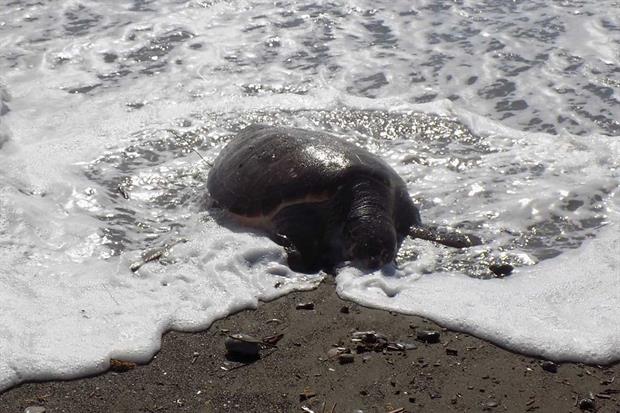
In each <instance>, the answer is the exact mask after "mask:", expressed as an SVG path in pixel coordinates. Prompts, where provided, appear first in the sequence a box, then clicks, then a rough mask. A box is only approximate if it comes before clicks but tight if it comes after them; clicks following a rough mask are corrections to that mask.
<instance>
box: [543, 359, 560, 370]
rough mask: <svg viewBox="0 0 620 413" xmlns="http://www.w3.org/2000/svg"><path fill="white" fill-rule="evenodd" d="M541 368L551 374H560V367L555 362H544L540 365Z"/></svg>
mask: <svg viewBox="0 0 620 413" xmlns="http://www.w3.org/2000/svg"><path fill="white" fill-rule="evenodd" d="M540 367H542V369H543V370H544V371H548V372H549V373H557V372H558V365H557V364H555V363H554V362H553V361H543V362H542V363H541V364H540Z"/></svg>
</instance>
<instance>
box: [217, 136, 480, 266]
mask: <svg viewBox="0 0 620 413" xmlns="http://www.w3.org/2000/svg"><path fill="white" fill-rule="evenodd" d="M207 188H208V191H209V194H210V203H211V205H212V207H215V208H219V209H221V210H223V211H225V214H223V215H224V216H225V217H226V219H229V220H230V219H232V220H233V221H234V222H236V223H237V224H240V225H243V226H247V227H252V228H257V229H259V230H262V231H265V232H266V233H267V234H268V235H269V236H270V237H271V238H272V239H273V240H274V241H275V242H277V243H278V244H280V245H282V246H284V247H285V249H286V251H287V253H288V264H289V266H290V267H291V268H292V269H294V270H298V271H305V272H314V271H318V270H319V269H325V270H329V269H333V268H334V266H335V265H337V264H339V263H341V262H343V261H347V260H350V261H353V262H354V263H356V264H358V265H361V266H363V267H366V268H368V269H377V268H380V267H382V266H383V265H385V264H387V263H390V262H393V261H394V259H395V256H396V253H397V251H398V248H399V246H400V244H401V242H402V241H403V239H404V238H405V237H406V236H408V235H409V236H412V237H415V238H423V239H428V240H432V241H436V242H438V243H441V244H444V245H449V246H453V247H466V246H471V245H474V244H477V243H479V239H478V238H476V237H474V236H471V235H464V234H459V233H446V232H443V233H442V232H441V231H439V230H437V228H431V227H426V226H423V225H422V221H421V219H420V213H419V212H418V209H417V208H416V206H415V205H414V203H413V202H412V201H411V198H410V197H409V193H408V192H407V188H406V185H405V182H404V181H403V180H402V178H401V177H400V176H398V174H397V173H396V172H395V171H394V170H393V169H392V168H391V167H390V166H389V165H388V164H387V163H385V162H384V161H383V160H381V159H380V158H379V157H377V156H376V155H373V154H372V153H370V152H369V151H367V150H365V149H363V148H360V147H358V146H356V145H354V144H352V143H349V142H347V141H345V140H343V139H339V138H337V137H335V136H332V135H329V134H327V133H323V132H315V131H309V130H303V129H295V128H288V127H272V126H267V125H251V126H248V127H247V128H245V129H243V130H242V131H241V132H239V134H238V135H237V136H236V137H235V138H233V139H232V140H231V141H230V142H229V143H228V144H227V145H226V146H225V147H224V149H223V150H222V151H221V153H220V154H219V156H218V157H217V159H216V160H215V162H214V164H213V167H212V169H211V170H210V172H209V177H208V181H207Z"/></svg>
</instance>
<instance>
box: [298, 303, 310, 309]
mask: <svg viewBox="0 0 620 413" xmlns="http://www.w3.org/2000/svg"><path fill="white" fill-rule="evenodd" d="M295 308H296V309H298V310H314V303H299V304H297V306H295Z"/></svg>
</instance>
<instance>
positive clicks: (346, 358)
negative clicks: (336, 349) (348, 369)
mask: <svg viewBox="0 0 620 413" xmlns="http://www.w3.org/2000/svg"><path fill="white" fill-rule="evenodd" d="M354 361H355V355H353V354H351V353H343V354H340V355H338V362H340V364H349V363H353V362H354Z"/></svg>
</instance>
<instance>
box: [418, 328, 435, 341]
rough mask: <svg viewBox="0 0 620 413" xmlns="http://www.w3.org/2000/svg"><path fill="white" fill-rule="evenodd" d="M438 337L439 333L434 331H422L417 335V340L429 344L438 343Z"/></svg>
mask: <svg viewBox="0 0 620 413" xmlns="http://www.w3.org/2000/svg"><path fill="white" fill-rule="evenodd" d="M439 337H440V334H439V331H434V330H422V331H418V333H417V338H418V340H420V341H422V342H424V343H429V344H433V343H439Z"/></svg>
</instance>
